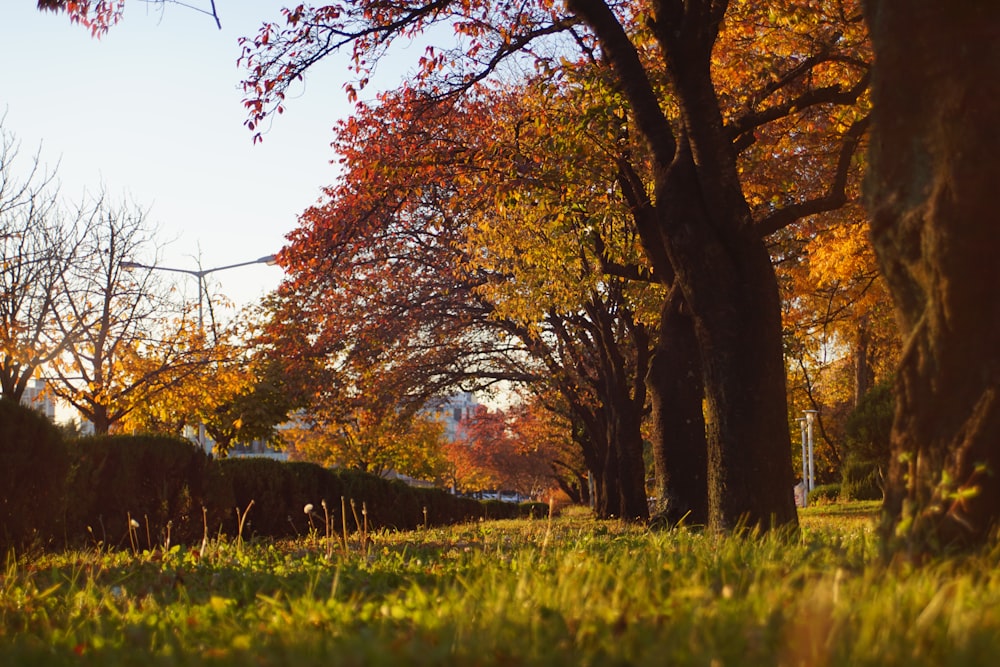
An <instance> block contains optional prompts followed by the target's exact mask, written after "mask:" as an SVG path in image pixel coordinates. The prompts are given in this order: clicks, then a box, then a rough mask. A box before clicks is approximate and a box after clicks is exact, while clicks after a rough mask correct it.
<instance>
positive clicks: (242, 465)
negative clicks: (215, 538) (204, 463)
mask: <svg viewBox="0 0 1000 667" xmlns="http://www.w3.org/2000/svg"><path fill="white" fill-rule="evenodd" d="M287 470H288V466H287V464H285V463H282V462H281V461H275V460H274V459H267V458H261V457H246V458H238V459H215V460H213V461H212V466H211V472H210V474H209V489H210V491H209V493H208V494H207V496H206V501H207V502H206V505H207V509H208V517H209V519H208V520H209V526H208V527H209V530H210V531H214V530H221V531H222V532H224V533H227V534H229V535H237V534H238V532H239V521H238V518H237V512H239V514H240V515H243V513H245V512H246V523H245V525H244V527H243V536H244V537H250V536H251V535H254V534H256V535H259V536H267V537H288V536H290V535H294V534H295V530H294V528H293V527H292V525H291V524H290V523H289V518H290V517H291V516H293V514H295V513H296V510H295V509H294V508H293V507H291V504H290V502H289V492H288V489H289V483H290V479H291V475H290V474H289V473H288V472H287ZM251 501H253V506H252V507H250V502H251ZM247 507H250V510H249V512H247ZM297 513H298V514H301V513H302V506H301V505H300V506H299V507H298V510H297Z"/></svg>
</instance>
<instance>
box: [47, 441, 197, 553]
mask: <svg viewBox="0 0 1000 667" xmlns="http://www.w3.org/2000/svg"><path fill="white" fill-rule="evenodd" d="M71 456H72V457H73V463H74V465H73V471H72V474H71V475H70V480H69V488H70V493H71V498H72V504H71V505H70V507H69V511H68V517H69V519H68V522H67V523H68V524H69V529H70V535H71V536H72V535H83V534H89V535H92V536H93V539H94V540H96V541H98V542H103V543H106V544H109V545H114V546H117V545H122V544H128V543H129V538H128V530H129V528H128V522H129V519H130V518H131V519H133V520H135V521H137V522H138V523H139V529H138V532H139V534H140V536H141V539H139V544H141V545H142V546H143V547H147V546H148V547H152V546H155V545H156V544H163V543H164V542H165V541H166V537H167V532H168V530H169V534H170V539H171V541H173V542H189V541H192V540H194V539H197V538H200V537H201V535H202V532H203V531H202V530H201V525H202V520H201V506H202V504H203V502H204V500H203V499H204V495H205V480H206V471H207V468H208V466H209V463H210V460H209V458H208V456H207V455H205V453H204V452H203V451H202V450H201V449H200V448H198V447H196V446H194V445H193V444H191V443H190V442H189V441H187V440H183V439H179V438H171V437H164V436H107V435H105V436H95V437H89V438H81V439H79V440H76V441H75V442H74V443H73V446H72V449H71ZM147 528H148V530H147Z"/></svg>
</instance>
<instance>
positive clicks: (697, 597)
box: [0, 504, 1000, 667]
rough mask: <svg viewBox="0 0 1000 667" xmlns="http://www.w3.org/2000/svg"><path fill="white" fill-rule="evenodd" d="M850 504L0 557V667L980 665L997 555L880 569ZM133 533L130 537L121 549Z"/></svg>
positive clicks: (867, 519)
mask: <svg viewBox="0 0 1000 667" xmlns="http://www.w3.org/2000/svg"><path fill="white" fill-rule="evenodd" d="M876 512H877V507H876V506H875V505H872V504H867V505H866V504H859V505H848V506H844V505H840V506H829V507H825V508H824V507H819V508H810V509H809V510H805V511H803V512H802V515H801V522H802V530H801V531H800V533H799V534H798V535H796V536H794V537H790V536H778V535H763V536H751V537H746V538H733V537H720V536H716V535H710V534H704V533H698V532H693V531H687V530H676V531H672V532H664V531H649V530H645V529H642V528H637V527H631V526H626V525H623V524H619V523H616V522H612V523H607V522H605V523H600V522H596V521H594V520H592V519H591V518H589V516H587V514H586V513H583V512H581V511H578V510H571V511H568V512H566V513H564V514H563V515H562V516H558V517H556V518H554V519H552V520H548V519H534V520H518V521H487V522H482V523H476V524H467V525H462V526H456V527H452V528H447V529H430V530H425V531H418V532H413V533H376V534H372V535H369V536H367V539H365V537H364V536H357V535H355V536H351V538H350V540H349V544H348V548H347V549H345V548H344V545H343V544H342V543H341V542H338V541H336V538H335V537H334V536H330V537H329V538H327V536H326V535H324V534H314V535H311V536H308V537H303V538H301V539H299V540H296V541H294V542H281V543H270V544H257V543H254V542H252V541H248V542H245V543H243V542H238V541H225V542H224V541H216V542H210V543H208V544H205V545H202V546H196V547H177V546H174V547H171V548H170V549H168V550H166V551H164V550H163V549H160V548H154V549H152V550H146V551H139V552H138V553H135V552H133V551H132V550H129V551H122V552H115V553H108V552H105V551H99V550H97V549H91V550H85V551H72V552H65V553H59V554H49V555H36V556H34V557H32V558H28V557H22V558H18V559H15V558H12V557H8V561H7V565H6V569H5V573H4V575H3V576H2V578H0V664H2V665H10V666H13V665H91V664H93V665H143V666H144V667H152V666H160V665H203V664H204V665H304V666H305V665H396V664H427V665H440V664H453V665H548V664H573V665H657V666H659V665H672V664H679V665H705V666H714V665H880V666H881V665H903V664H905V665H943V664H948V665H997V664H1000V576H998V570H997V568H996V565H997V558H998V555H1000V548H998V549H993V550H988V551H984V552H982V553H980V554H977V555H975V556H968V557H963V558H956V559H951V560H943V561H940V562H935V563H928V564H926V565H923V566H921V567H919V568H914V567H911V566H909V565H906V564H896V565H892V566H883V565H880V564H879V561H878V548H877V546H878V545H877V540H876V537H875V536H874V533H873V527H874V516H875V514H876ZM140 541H141V540H140Z"/></svg>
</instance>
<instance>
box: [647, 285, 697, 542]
mask: <svg viewBox="0 0 1000 667" xmlns="http://www.w3.org/2000/svg"><path fill="white" fill-rule="evenodd" d="M682 304H683V302H682V301H681V299H680V298H673V299H670V300H669V301H668V302H667V303H666V304H665V305H664V308H663V313H662V315H661V317H660V338H659V341H658V342H657V345H656V348H655V350H654V352H653V357H652V360H651V361H650V366H649V374H648V376H647V379H646V382H647V385H648V386H649V397H650V404H651V408H652V411H651V414H650V420H651V422H652V429H651V430H652V433H651V438H652V444H653V465H654V467H655V471H656V498H657V505H656V512H657V515H658V516H659V517H660V518H661V519H662V520H664V521H666V522H667V524H668V525H670V526H674V525H676V524H677V523H679V522H682V521H683V523H684V524H685V525H688V526H704V525H706V524H707V523H708V484H707V481H706V475H707V473H708V450H707V445H706V442H705V418H704V412H703V409H702V399H703V397H704V392H703V391H702V375H701V364H700V363H699V362H698V341H697V339H696V338H695V335H694V328H693V325H692V323H691V318H690V316H689V315H688V314H687V313H686V312H685V309H684V308H682V307H681V306H682Z"/></svg>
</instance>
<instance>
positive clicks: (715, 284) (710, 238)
mask: <svg viewBox="0 0 1000 667" xmlns="http://www.w3.org/2000/svg"><path fill="white" fill-rule="evenodd" d="M568 6H569V7H570V9H571V10H573V11H575V12H577V13H578V14H579V15H580V16H582V17H583V18H584V19H585V20H586V21H587V23H588V24H589V25H590V26H591V28H593V29H594V31H595V33H596V34H597V35H598V37H599V39H600V42H601V46H602V48H603V51H604V53H605V54H606V55H607V57H608V59H609V60H610V62H611V63H612V65H613V67H614V68H615V71H616V74H617V76H618V81H619V83H620V85H621V89H622V92H623V93H624V95H625V96H626V97H627V98H628V100H629V102H630V105H631V110H632V113H633V114H634V117H635V120H636V125H637V127H638V128H639V131H640V132H641V133H642V135H643V136H644V137H645V139H646V141H647V143H648V146H649V149H650V155H651V157H652V163H653V169H654V174H655V187H654V189H655V195H656V196H655V197H654V201H655V207H656V217H657V222H658V224H657V225H656V230H655V231H652V230H650V229H648V228H641V229H640V230H639V231H640V234H641V235H643V236H644V238H643V246H644V247H647V248H649V247H653V246H656V245H657V244H659V245H661V246H662V247H663V248H665V249H666V253H667V256H668V259H669V262H670V264H671V267H672V269H673V271H672V273H673V274H674V275H675V276H676V281H677V284H678V285H679V286H680V288H681V290H682V292H683V294H684V300H685V302H686V303H687V305H688V306H689V307H690V309H691V313H692V321H693V322H694V329H695V335H696V336H697V339H698V348H699V351H700V356H701V364H702V377H703V379H704V385H705V397H706V403H707V408H708V411H709V422H708V428H707V431H708V433H707V440H708V493H709V526H710V527H711V528H715V529H720V530H726V529H730V528H733V527H736V526H737V525H741V524H746V525H751V526H761V527H764V528H768V527H771V526H774V525H789V524H791V525H794V524H795V523H796V522H797V515H796V513H795V499H794V496H793V491H792V487H793V483H794V479H793V474H792V453H791V438H790V436H789V430H788V412H787V402H786V396H785V367H784V356H783V350H782V347H781V340H782V339H781V311H780V308H779V298H778V288H777V283H776V280H775V277H774V270H773V268H772V267H771V262H770V257H769V256H768V254H767V250H766V248H765V246H764V244H763V242H762V241H761V239H760V236H759V231H757V230H755V229H754V227H753V220H752V218H751V215H750V211H749V207H748V206H747V203H746V199H745V198H744V197H743V190H742V185H741V183H740V179H739V173H738V171H737V168H736V153H735V149H734V148H733V144H732V140H731V137H730V136H729V134H728V133H727V132H726V130H725V125H724V123H723V119H722V114H721V111H720V107H719V101H718V98H717V97H716V94H715V87H714V84H713V82H712V76H711V66H712V49H713V47H714V45H715V40H716V37H717V36H718V29H719V25H720V24H721V22H722V19H723V16H724V15H725V11H726V6H727V3H725V2H711V3H710V2H705V1H703V2H685V3H677V2H667V1H665V0H660V1H659V2H654V3H653V9H652V11H651V16H650V19H649V26H650V27H651V28H652V33H653V35H654V37H655V39H656V41H657V42H658V43H659V45H660V47H661V51H662V54H663V56H664V60H665V61H666V65H667V68H668V70H669V73H670V79H671V83H672V87H673V90H672V95H671V105H673V104H676V105H677V108H678V110H679V117H678V118H676V119H674V120H675V121H676V122H675V123H673V124H672V123H671V121H670V120H669V119H667V117H666V116H665V115H664V105H663V104H661V99H660V97H659V96H658V94H657V92H656V90H655V88H654V87H653V86H652V84H651V82H650V80H649V77H648V76H647V72H646V70H645V69H644V67H643V64H642V61H641V59H640V57H639V55H638V52H637V51H636V49H635V47H634V45H633V44H632V43H631V42H630V41H629V39H628V35H626V34H625V32H624V31H623V30H622V29H621V25H620V24H619V23H617V20H616V18H615V16H614V14H613V12H611V10H610V8H609V7H608V5H607V4H606V3H602V2H595V1H594V0H570V2H568ZM654 234H655V235H658V236H659V238H655V239H654V238H651V236H653V235H654ZM650 261H651V262H655V261H656V257H655V256H651V257H650ZM653 269H654V274H657V275H670V273H671V271H670V269H669V268H668V267H664V266H656V265H655V263H654V266H653Z"/></svg>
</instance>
